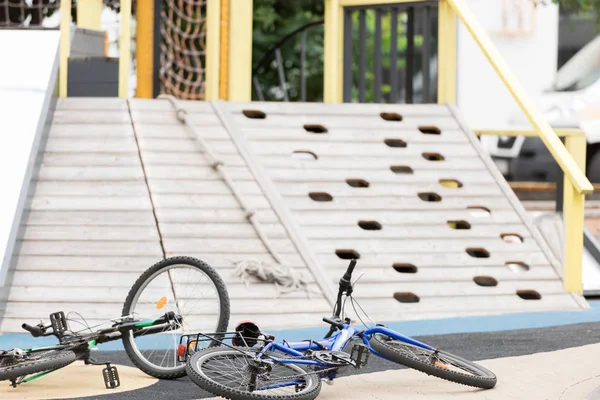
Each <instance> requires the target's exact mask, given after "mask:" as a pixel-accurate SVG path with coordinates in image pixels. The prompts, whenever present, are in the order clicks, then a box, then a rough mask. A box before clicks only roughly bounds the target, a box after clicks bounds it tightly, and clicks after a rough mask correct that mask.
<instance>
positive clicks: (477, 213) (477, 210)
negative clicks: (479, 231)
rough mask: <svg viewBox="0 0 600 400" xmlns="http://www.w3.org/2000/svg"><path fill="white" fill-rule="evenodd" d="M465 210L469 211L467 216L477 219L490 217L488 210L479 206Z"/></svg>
mask: <svg viewBox="0 0 600 400" xmlns="http://www.w3.org/2000/svg"><path fill="white" fill-rule="evenodd" d="M467 210H469V214H471V215H472V216H473V217H477V218H483V217H490V216H491V215H492V212H491V211H490V210H489V208H485V207H481V206H470V207H467Z"/></svg>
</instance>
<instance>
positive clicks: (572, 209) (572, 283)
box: [563, 135, 587, 295]
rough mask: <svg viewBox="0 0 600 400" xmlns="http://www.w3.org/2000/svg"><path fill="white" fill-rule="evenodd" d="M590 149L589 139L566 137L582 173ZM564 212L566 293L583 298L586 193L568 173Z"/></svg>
mask: <svg viewBox="0 0 600 400" xmlns="http://www.w3.org/2000/svg"><path fill="white" fill-rule="evenodd" d="M586 146H587V142H586V138H585V136H581V135H579V136H567V137H565V147H566V148H567V150H568V151H569V153H570V154H571V156H572V157H573V159H574V160H575V162H576V163H577V165H578V166H579V168H581V170H582V171H585V160H586V155H585V153H586ZM563 212H564V214H563V218H564V224H565V254H564V260H563V262H564V268H565V281H564V285H565V290H566V291H568V292H571V293H577V294H580V295H582V294H583V282H582V280H583V277H582V262H583V223H584V217H585V216H584V212H585V194H583V193H579V191H578V190H577V189H576V188H575V186H574V185H573V182H572V180H571V179H570V178H569V177H568V175H567V174H565V178H564V194H563Z"/></svg>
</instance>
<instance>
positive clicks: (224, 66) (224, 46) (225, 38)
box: [219, 0, 229, 100]
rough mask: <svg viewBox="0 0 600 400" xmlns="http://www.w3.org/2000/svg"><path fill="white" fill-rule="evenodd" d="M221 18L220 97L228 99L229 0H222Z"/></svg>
mask: <svg viewBox="0 0 600 400" xmlns="http://www.w3.org/2000/svg"><path fill="white" fill-rule="evenodd" d="M220 20H221V33H220V35H221V37H220V41H221V42H220V55H219V98H220V99H223V100H227V98H228V94H229V84H228V82H229V81H228V75H229V0H221V19H220Z"/></svg>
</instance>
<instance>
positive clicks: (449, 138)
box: [207, 125, 468, 146]
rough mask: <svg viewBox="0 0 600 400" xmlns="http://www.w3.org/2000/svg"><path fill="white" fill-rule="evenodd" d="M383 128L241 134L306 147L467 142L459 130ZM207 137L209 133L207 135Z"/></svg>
mask: <svg viewBox="0 0 600 400" xmlns="http://www.w3.org/2000/svg"><path fill="white" fill-rule="evenodd" d="M390 128H392V127H388V128H386V129H377V130H369V131H365V130H364V129H352V128H347V129H343V128H342V129H335V128H332V129H328V131H327V132H326V133H324V134H313V133H310V132H307V131H306V129H304V127H303V126H302V125H299V126H297V127H290V128H287V129H285V131H282V129H281V128H279V127H277V126H272V125H270V126H266V127H261V128H260V129H244V134H245V135H246V136H247V137H248V139H250V140H251V141H254V142H284V141H288V140H289V141H304V142H307V143H308V144H309V145H310V144H311V143H314V142H316V143H319V142H334V143H339V142H344V143H377V144H382V143H384V140H385V139H402V140H403V141H404V142H406V143H407V145H408V146H410V145H411V144H412V143H435V144H442V143H462V144H467V143H468V139H467V137H466V136H465V134H464V132H463V131H461V130H453V129H448V130H444V131H443V132H441V133H440V134H439V135H426V134H423V133H421V132H420V131H419V130H418V129H417V128H416V127H405V126H397V127H393V129H390ZM207 134H208V133H207Z"/></svg>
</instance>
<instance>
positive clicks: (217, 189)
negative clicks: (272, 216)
mask: <svg viewBox="0 0 600 400" xmlns="http://www.w3.org/2000/svg"><path fill="white" fill-rule="evenodd" d="M148 186H149V187H150V190H152V193H153V194H155V195H156V194H204V195H207V194H220V195H226V194H232V193H231V189H230V188H229V186H227V185H226V184H225V182H223V181H217V180H214V181H207V180H204V181H201V180H183V179H182V180H173V179H156V178H154V179H152V180H150V181H148ZM235 186H236V188H237V190H238V191H239V192H240V193H241V194H242V195H261V194H262V190H261V189H260V187H259V186H258V184H257V183H256V182H253V181H236V182H235Z"/></svg>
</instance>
